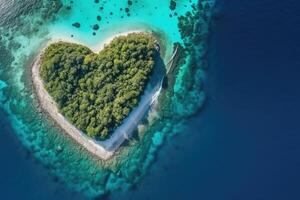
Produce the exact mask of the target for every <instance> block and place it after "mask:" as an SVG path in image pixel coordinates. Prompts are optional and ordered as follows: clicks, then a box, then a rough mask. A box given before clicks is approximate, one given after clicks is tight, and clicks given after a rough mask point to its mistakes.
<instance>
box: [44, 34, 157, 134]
mask: <svg viewBox="0 0 300 200" xmlns="http://www.w3.org/2000/svg"><path fill="white" fill-rule="evenodd" d="M156 53H157V51H156V44H155V39H154V37H152V36H150V35H149V34H141V33H139V34H129V35H127V36H120V37H117V38H115V39H114V40H113V41H112V42H111V43H110V44H109V45H108V46H106V47H105V48H104V49H103V50H102V51H101V52H100V53H99V54H96V53H93V52H91V50H90V49H88V48H86V47H84V46H81V45H78V44H71V43H65V42H59V43H55V44H52V45H50V46H49V47H48V48H47V49H46V51H45V53H44V55H43V57H42V63H41V71H40V75H41V77H42V79H43V81H44V84H45V88H46V90H47V91H48V92H49V93H50V95H51V96H52V97H53V98H54V100H55V101H56V102H57V104H58V106H59V108H60V110H61V112H62V114H64V115H65V117H66V118H67V119H68V120H69V121H70V122H71V123H73V124H74V125H75V126H76V127H77V128H79V129H80V130H82V131H83V132H84V133H86V134H87V135H88V136H90V137H93V138H96V139H100V140H103V139H106V138H108V137H109V135H110V134H111V133H112V132H113V131H114V129H116V127H118V126H119V125H120V124H121V123H122V121H123V120H124V118H126V117H127V116H128V114H129V113H130V111H131V110H132V109H133V108H134V107H135V106H137V105H138V100H139V97H140V95H141V94H142V92H143V90H144V88H145V86H146V83H147V80H148V79H149V76H150V74H151V71H152V69H153V67H154V59H155V54H156Z"/></svg>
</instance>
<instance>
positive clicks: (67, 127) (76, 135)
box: [31, 30, 161, 160]
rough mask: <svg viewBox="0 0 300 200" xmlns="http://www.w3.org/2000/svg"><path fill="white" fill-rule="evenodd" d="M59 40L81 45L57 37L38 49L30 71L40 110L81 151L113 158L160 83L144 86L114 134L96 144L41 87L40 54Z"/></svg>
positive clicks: (128, 136)
mask: <svg viewBox="0 0 300 200" xmlns="http://www.w3.org/2000/svg"><path fill="white" fill-rule="evenodd" d="M145 32H146V33H147V31H144V30H134V31H127V32H123V33H119V34H116V35H113V36H111V37H109V38H107V39H106V40H104V41H102V42H100V43H98V44H97V45H95V46H94V47H91V48H90V49H91V50H92V51H94V52H99V51H101V50H102V49H103V48H104V47H105V46H106V45H107V44H108V43H109V42H111V41H112V40H113V39H114V38H115V37H118V36H123V35H124V36H125V35H128V34H130V33H145ZM59 41H64V42H72V43H77V44H80V43H78V42H77V41H75V40H72V39H66V38H58V39H52V40H50V41H49V42H47V43H46V44H45V46H44V47H43V48H42V49H41V50H40V52H39V53H38V55H37V56H36V58H35V59H34V60H33V64H32V68H31V78H32V83H33V87H34V90H35V93H36V95H37V99H38V104H39V105H40V106H41V108H42V110H43V111H45V112H46V113H47V114H48V115H49V116H50V117H51V119H52V120H54V121H55V122H56V123H57V124H58V125H59V126H60V127H61V128H62V129H63V131H64V132H65V133H66V134H67V135H68V136H70V137H71V138H72V139H73V140H75V141H76V142H77V143H78V144H79V145H81V146H82V147H84V149H86V150H87V151H89V152H90V153H92V154H93V155H95V156H97V157H98V158H100V159H103V160H108V159H109V158H111V157H112V156H113V155H114V153H115V151H116V150H118V149H119V147H120V146H121V145H122V144H123V142H124V141H125V140H128V139H129V138H130V137H131V135H132V132H133V131H134V130H135V129H136V128H137V125H138V123H139V122H140V120H141V119H142V118H143V117H144V115H145V113H146V112H147V111H148V110H149V108H150V107H151V105H152V104H153V102H154V101H155V100H156V99H157V97H158V96H159V92H160V88H161V82H158V84H157V85H156V86H155V87H154V88H151V89H149V88H148V87H146V89H145V91H144V94H143V95H142V96H141V99H140V102H139V105H138V106H137V107H136V108H134V109H133V110H132V111H131V113H130V114H129V116H128V117H127V118H125V120H124V121H123V123H122V124H121V125H120V126H119V127H118V128H117V129H116V130H115V131H114V133H113V134H112V135H111V137H110V138H109V139H107V140H105V141H97V140H95V139H93V138H90V137H88V136H87V135H85V134H84V133H83V132H82V131H80V130H79V129H77V128H76V127H75V126H74V125H72V124H71V123H70V122H69V121H68V120H67V119H66V118H65V117H64V116H63V115H62V114H61V113H60V112H59V109H58V107H57V105H56V102H55V101H54V100H53V99H52V97H51V96H50V95H49V94H48V92H47V91H46V89H45V88H44V84H43V81H42V79H41V77H40V75H39V69H40V63H41V56H42V55H43V53H44V51H45V49H46V48H47V47H48V46H49V45H50V44H52V43H55V42H59Z"/></svg>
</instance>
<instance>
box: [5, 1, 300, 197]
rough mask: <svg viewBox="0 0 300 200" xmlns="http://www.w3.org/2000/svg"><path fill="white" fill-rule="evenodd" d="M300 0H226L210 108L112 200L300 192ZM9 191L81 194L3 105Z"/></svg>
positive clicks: (214, 48) (216, 29)
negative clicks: (33, 150)
mask: <svg viewBox="0 0 300 200" xmlns="http://www.w3.org/2000/svg"><path fill="white" fill-rule="evenodd" d="M299 13H300V2H298V1H296V0H285V1H276V2H275V1H274V0H273V1H271V0H256V1H240V0H231V1H225V0H218V1H217V7H216V11H215V17H214V21H213V34H212V37H211V45H210V55H209V57H210V63H211V64H210V69H209V73H208V81H207V84H206V90H207V93H208V101H207V105H206V107H205V109H204V110H203V112H201V113H199V115H197V116H195V117H194V118H193V119H191V120H190V122H189V123H188V127H187V129H186V130H185V132H186V133H185V134H181V135H179V136H177V137H176V138H175V139H174V140H175V141H172V142H169V143H168V145H166V146H165V147H164V149H162V151H161V154H160V156H159V158H158V159H159V160H160V161H159V162H158V163H157V164H155V165H154V166H153V167H152V168H151V170H150V172H149V174H148V175H147V177H146V178H145V179H144V180H143V181H142V182H141V184H140V185H139V186H138V187H137V188H136V189H134V190H133V191H130V192H129V193H126V194H116V195H113V197H112V198H113V199H124V200H125V199H197V200H198V199H203V200H235V199H236V200H240V199H243V200H248V199H249V200H253V199H256V200H258V199H259V200H260V199H262V200H265V199H266V200H277V199H278V200H282V199H289V200H293V199H295V200H296V199H300V193H299V188H300V181H299V180H300V172H299V168H300V158H299V154H300V135H299V130H300V125H299V124H300V123H299V120H300V106H299V105H298V104H299V102H300V90H299V85H300V79H299V72H300V69H299V67H300V57H299V55H300V38H299V37H300V14H299ZM0 116H1V123H0V126H1V130H0V133H1V134H0V154H1V165H0V177H1V188H0V192H1V199H82V197H80V196H79V195H78V194H73V193H71V192H69V191H67V190H65V189H63V187H62V186H61V185H60V184H57V183H55V182H54V181H53V179H52V178H51V177H50V176H49V175H48V174H47V170H45V169H43V167H41V166H39V165H38V164H36V163H35V162H34V160H33V159H32V158H31V156H30V155H29V156H28V155H27V154H26V153H24V150H23V149H22V148H21V147H20V144H19V142H18V141H17V139H16V137H15V136H14V133H13V131H12V129H11V128H10V126H9V125H8V124H9V123H8V120H7V119H6V118H5V114H4V113H1V114H0Z"/></svg>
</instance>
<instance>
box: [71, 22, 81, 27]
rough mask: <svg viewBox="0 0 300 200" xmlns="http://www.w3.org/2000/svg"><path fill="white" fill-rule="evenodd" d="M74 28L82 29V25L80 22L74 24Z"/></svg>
mask: <svg viewBox="0 0 300 200" xmlns="http://www.w3.org/2000/svg"><path fill="white" fill-rule="evenodd" d="M72 26H74V27H76V28H80V23H79V22H75V23H73V24H72Z"/></svg>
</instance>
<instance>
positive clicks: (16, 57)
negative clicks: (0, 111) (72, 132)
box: [0, 0, 210, 196]
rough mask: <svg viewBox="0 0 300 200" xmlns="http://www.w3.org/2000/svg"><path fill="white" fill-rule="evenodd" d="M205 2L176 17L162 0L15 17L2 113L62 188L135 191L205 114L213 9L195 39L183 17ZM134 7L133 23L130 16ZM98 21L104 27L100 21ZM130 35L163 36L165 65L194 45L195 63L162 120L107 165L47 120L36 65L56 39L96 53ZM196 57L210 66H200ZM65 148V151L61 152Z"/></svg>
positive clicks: (3, 75)
mask: <svg viewBox="0 0 300 200" xmlns="http://www.w3.org/2000/svg"><path fill="white" fill-rule="evenodd" d="M101 2H102V1H101ZM197 2H198V1H196V0H195V1H188V0H181V1H177V7H176V9H175V10H174V11H171V10H170V8H169V1H159V0H144V1H133V5H131V6H129V5H127V1H121V2H120V1H107V2H105V1H104V3H95V2H94V1H88V2H87V1H74V2H73V3H71V1H64V2H59V1H40V3H39V4H37V5H36V8H35V7H34V6H32V7H30V9H32V11H31V12H28V13H27V12H21V14H23V15H22V16H19V18H12V19H10V18H9V17H8V18H7V19H9V20H11V23H10V25H6V24H1V28H0V31H1V38H2V39H1V40H0V42H1V43H0V51H1V61H0V104H1V107H3V108H4V109H5V110H6V112H7V113H8V114H9V118H10V121H11V123H12V126H13V127H14V129H15V131H16V133H17V135H18V138H19V139H20V140H21V142H22V143H23V144H24V146H25V147H26V148H27V149H29V150H30V151H31V152H32V154H33V155H34V156H35V157H36V158H37V159H38V160H39V161H40V162H41V163H42V164H43V165H45V166H46V167H47V168H49V170H50V171H51V173H52V174H53V176H55V177H57V179H58V180H59V181H61V182H63V183H65V184H66V185H68V186H69V187H70V188H72V189H74V190H77V191H80V192H83V193H85V194H86V195H88V196H98V195H102V194H105V193H108V192H111V191H114V190H118V189H121V190H127V189H129V188H130V187H131V186H132V185H133V184H135V183H137V182H138V181H139V180H140V179H141V178H142V177H143V175H145V173H146V172H147V169H148V167H149V166H150V164H151V163H153V160H154V158H155V156H156V153H157V150H158V149H159V147H160V146H161V145H163V144H164V142H165V141H166V140H167V139H169V138H171V136H172V135H174V134H176V133H180V132H181V130H182V127H183V125H184V121H185V120H186V118H187V117H188V116H190V115H192V114H193V113H195V112H197V110H198V109H199V108H201V106H202V105H203V102H204V99H205V94H204V92H203V91H202V79H203V78H204V76H205V73H204V71H203V70H202V68H201V67H202V66H204V65H205V62H204V59H205V58H204V57H205V51H206V49H205V47H206V45H205V44H206V39H207V35H208V22H209V20H207V19H206V18H209V10H210V7H208V6H205V5H208V4H207V2H206V1H203V2H202V3H201V5H203V7H206V8H205V9H203V8H201V13H200V14H199V16H197V18H195V19H194V21H191V20H190V23H191V24H192V27H193V28H192V29H191V31H190V34H188V36H183V35H182V34H181V33H180V32H179V27H178V16H183V15H185V14H186V12H188V11H192V10H193V6H195V5H196V4H197ZM54 5H55V6H54ZM101 7H103V10H102V9H101ZM126 7H128V8H129V12H128V13H129V14H130V16H128V15H127V13H126V11H124V10H125V8H126ZM195 7H196V8H198V7H197V6H195ZM50 8H51V9H50ZM54 8H57V9H54ZM120 8H122V10H120ZM24 9H26V8H24ZM175 12H176V13H177V15H176V16H175ZM197 12H200V11H199V10H198V9H194V11H193V12H192V13H193V14H192V17H193V16H194V15H196V14H195V13H197ZM170 14H171V15H172V16H170ZM98 15H99V16H101V21H98V20H97V16H98ZM12 22H13V23H12ZM75 22H78V23H80V28H76V27H74V26H72V24H73V23H75ZM95 24H98V25H99V27H100V28H99V30H97V31H95V30H93V29H92V26H93V25H95ZM195 25H197V26H200V27H201V29H199V30H200V31H199V32H200V33H201V34H200V35H201V39H200V40H194V39H193V38H194V36H195V35H196V33H195V29H196V28H195ZM130 30H147V31H154V32H155V33H156V34H158V35H159V36H160V37H161V38H162V40H163V41H164V42H165V44H166V55H165V56H164V59H165V61H167V60H168V59H169V58H170V56H171V54H172V50H173V44H174V43H175V42H179V43H182V44H183V45H187V44H192V47H189V46H187V49H186V52H187V57H186V59H185V63H182V64H181V65H180V66H181V67H180V68H179V69H178V73H177V74H174V75H176V77H177V78H175V81H174V83H173V84H174V85H171V86H169V89H168V90H167V92H166V95H165V96H164V97H162V98H161V99H162V100H161V101H160V102H159V103H160V104H159V105H160V107H159V109H157V110H155V111H153V112H152V114H151V116H153V115H155V116H156V120H151V121H150V122H145V124H143V125H142V126H140V127H139V130H140V132H139V133H138V134H137V136H136V137H135V138H133V139H132V140H130V141H129V143H128V144H126V145H124V147H123V148H122V149H121V150H120V151H119V152H118V154H117V155H116V156H115V158H114V159H112V160H110V161H109V162H107V163H103V162H101V161H100V160H98V159H96V158H93V157H91V155H90V154H88V153H87V152H85V151H84V150H83V149H81V148H80V147H79V146H78V145H77V144H75V143H74V142H73V141H72V140H70V139H68V138H67V137H66V136H65V135H64V134H63V133H62V131H61V130H59V129H58V128H57V127H56V126H55V125H54V124H53V122H52V121H51V120H47V117H46V116H45V115H43V114H42V113H41V111H40V109H39V108H38V107H37V104H36V97H35V95H34V92H33V90H32V85H31V81H30V65H31V62H32V59H33V58H34V56H35V55H36V54H37V52H38V50H39V49H40V48H41V46H42V45H43V44H45V42H46V41H48V40H50V39H57V38H63V39H67V40H74V41H76V42H79V43H82V44H85V45H87V46H89V47H91V48H93V47H95V46H96V45H97V44H99V43H101V42H103V41H104V40H106V39H107V38H109V37H110V36H111V35H113V34H116V33H120V32H126V31H130ZM197 31H198V29H197ZM93 32H95V35H93ZM195 54H197V55H196V56H197V57H201V58H203V60H198V61H197V62H192V61H194V60H193V58H194V57H195ZM202 54H203V55H202ZM173 88H174V89H173ZM169 90H170V92H169ZM59 146H61V147H63V151H59V150H58V147H59Z"/></svg>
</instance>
